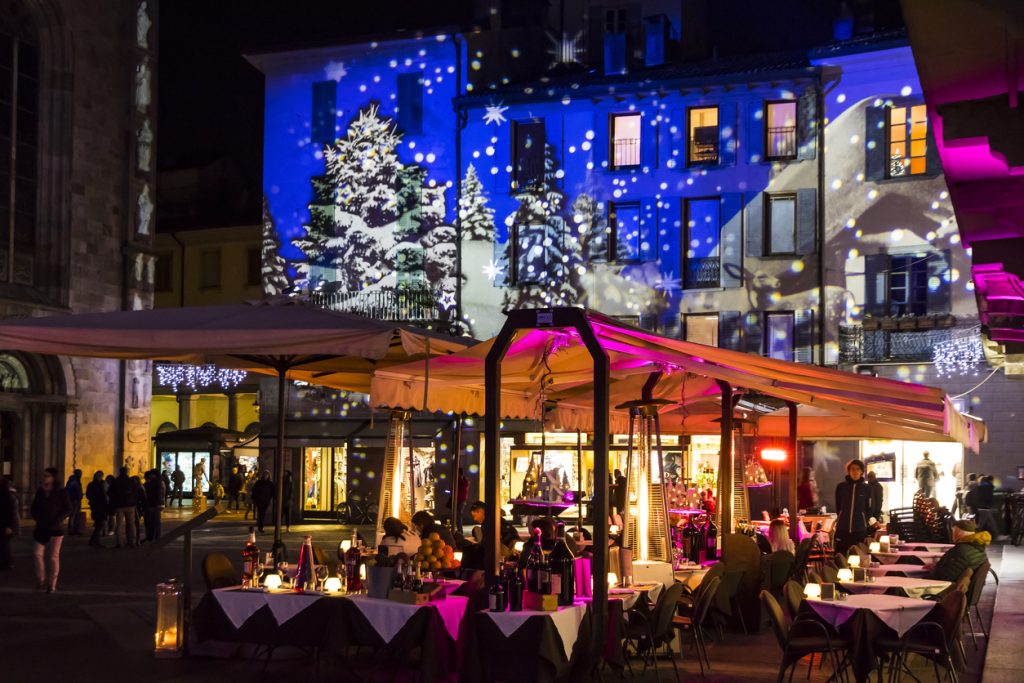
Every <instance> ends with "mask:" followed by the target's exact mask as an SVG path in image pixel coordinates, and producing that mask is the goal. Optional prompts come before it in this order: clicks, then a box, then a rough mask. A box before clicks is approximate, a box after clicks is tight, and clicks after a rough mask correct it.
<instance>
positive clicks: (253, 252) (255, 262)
mask: <svg viewBox="0 0 1024 683" xmlns="http://www.w3.org/2000/svg"><path fill="white" fill-rule="evenodd" d="M245 273H246V275H245V284H246V285H247V286H249V287H259V286H260V284H262V277H263V250H262V249H260V248H259V247H249V249H248V250H247V251H246V269H245Z"/></svg>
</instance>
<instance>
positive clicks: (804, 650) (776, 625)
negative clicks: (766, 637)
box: [761, 591, 846, 681]
mask: <svg viewBox="0 0 1024 683" xmlns="http://www.w3.org/2000/svg"><path fill="white" fill-rule="evenodd" d="M761 606H762V608H763V609H764V611H766V612H768V618H769V620H770V621H771V624H772V631H773V632H774V633H775V639H776V641H778V643H779V648H781V649H782V662H781V663H780V664H779V676H778V679H777V680H778V681H782V680H783V677H784V676H785V673H786V671H788V670H789V668H790V667H795V666H796V665H797V664H798V663H799V662H800V660H801V659H803V658H804V657H806V656H808V655H812V656H813V655H816V654H820V655H823V656H825V655H827V656H828V657H829V659H830V660H831V663H832V670H833V671H834V672H835V676H834V678H839V673H840V671H841V669H840V661H841V657H840V654H841V653H842V652H843V650H845V649H846V642H845V641H844V640H842V639H841V638H833V637H832V636H831V635H830V634H829V632H828V629H827V628H826V627H825V625H824V624H822V623H821V622H819V621H815V620H814V619H810V618H798V619H795V620H794V621H793V622H789V621H788V620H787V619H786V616H785V615H784V614H783V613H782V608H781V607H780V606H779V603H778V601H777V600H776V599H775V597H774V596H773V595H772V594H771V593H769V592H768V591H761ZM790 678H792V675H791V676H790Z"/></svg>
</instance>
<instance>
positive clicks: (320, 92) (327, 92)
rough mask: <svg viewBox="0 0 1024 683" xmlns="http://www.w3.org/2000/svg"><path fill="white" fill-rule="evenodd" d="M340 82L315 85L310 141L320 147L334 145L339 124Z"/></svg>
mask: <svg viewBox="0 0 1024 683" xmlns="http://www.w3.org/2000/svg"><path fill="white" fill-rule="evenodd" d="M337 112H338V82H337V81H320V82H318V83H314V84H313V119H312V121H311V123H310V139H311V140H312V141H313V142H315V143H317V144H319V145H330V144H333V143H334V140H335V138H336V137H337V135H336V134H335V131H334V127H335V126H336V125H337V123H338V116H337Z"/></svg>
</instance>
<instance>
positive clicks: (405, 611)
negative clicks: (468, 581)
mask: <svg viewBox="0 0 1024 683" xmlns="http://www.w3.org/2000/svg"><path fill="white" fill-rule="evenodd" d="M348 599H349V600H351V601H352V604H354V605H355V606H356V607H357V608H358V609H359V611H360V612H362V613H363V616H364V617H366V620H367V621H368V622H370V624H371V625H372V626H373V628H374V630H375V631H377V635H379V636H380V637H381V638H382V639H383V640H384V642H385V643H390V642H391V640H392V639H393V638H394V637H395V635H397V634H398V632H399V631H401V630H402V627H403V626H405V624H406V622H407V621H409V619H410V618H412V615H414V614H415V613H416V610H420V609H437V611H438V612H440V613H441V620H442V621H444V628H445V630H446V631H448V635H450V636H451V637H452V640H456V639H458V636H459V624H461V623H462V617H463V616H465V614H466V604H467V603H468V602H469V598H467V597H464V596H461V595H449V596H448V597H447V598H445V599H444V600H435V601H433V602H429V603H427V604H426V605H406V604H404V603H401V602H395V601H394V600H384V599H382V598H371V597H369V596H367V595H350V596H348Z"/></svg>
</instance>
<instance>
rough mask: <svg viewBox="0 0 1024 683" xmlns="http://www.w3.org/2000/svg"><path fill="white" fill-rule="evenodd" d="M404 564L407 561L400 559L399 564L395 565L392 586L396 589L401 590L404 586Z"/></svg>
mask: <svg viewBox="0 0 1024 683" xmlns="http://www.w3.org/2000/svg"><path fill="white" fill-rule="evenodd" d="M404 566H405V562H404V561H403V560H399V561H398V564H397V565H395V577H394V578H393V579H391V587H392V588H394V589H395V590H399V591H400V590H402V588H403V586H402V583H403V581H404V575H403V574H402V571H403V568H404Z"/></svg>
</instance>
